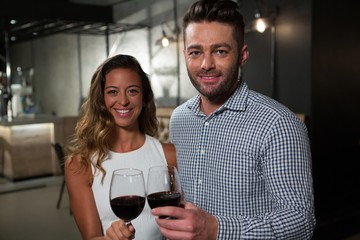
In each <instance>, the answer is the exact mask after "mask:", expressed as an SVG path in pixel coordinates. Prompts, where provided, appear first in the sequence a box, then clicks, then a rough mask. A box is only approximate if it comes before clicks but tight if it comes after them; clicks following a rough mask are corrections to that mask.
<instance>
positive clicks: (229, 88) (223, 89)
mask: <svg viewBox="0 0 360 240" xmlns="http://www.w3.org/2000/svg"><path fill="white" fill-rule="evenodd" d="M238 66H239V64H237V65H234V67H232V68H231V69H230V71H229V74H228V76H227V77H226V79H225V80H224V81H222V82H221V83H220V85H218V86H217V87H214V88H211V87H202V86H201V84H200V83H199V82H198V81H197V80H196V76H198V74H199V72H196V73H195V76H194V77H193V75H191V74H190V72H189V69H187V71H188V76H189V78H190V81H191V83H192V84H193V86H194V87H195V88H196V90H197V91H198V92H199V93H200V94H201V95H203V96H204V97H206V98H207V99H209V100H210V101H216V100H217V99H219V98H224V97H229V96H230V95H231V94H232V93H233V92H234V90H235V89H236V87H237V86H238V84H239V83H240V82H241V73H242V72H241V68H240V67H238ZM209 73H211V71H208V74H209ZM220 74H221V72H220Z"/></svg>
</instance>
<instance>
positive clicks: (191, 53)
mask: <svg viewBox="0 0 360 240" xmlns="http://www.w3.org/2000/svg"><path fill="white" fill-rule="evenodd" d="M189 55H190V56H192V57H196V56H198V55H200V52H199V51H192V52H190V53H189Z"/></svg>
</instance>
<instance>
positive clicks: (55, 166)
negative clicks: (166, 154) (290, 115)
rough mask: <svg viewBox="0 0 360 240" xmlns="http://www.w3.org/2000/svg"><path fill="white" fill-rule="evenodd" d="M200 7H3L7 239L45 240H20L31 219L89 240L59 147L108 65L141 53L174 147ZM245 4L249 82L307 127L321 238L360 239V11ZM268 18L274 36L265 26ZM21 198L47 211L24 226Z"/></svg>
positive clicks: (1, 107)
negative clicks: (189, 28) (187, 35)
mask: <svg viewBox="0 0 360 240" xmlns="http://www.w3.org/2000/svg"><path fill="white" fill-rule="evenodd" d="M193 2H194V0H147V1H143V0H33V1H20V0H11V1H8V0H5V1H2V2H1V3H0V178H1V180H0V238H1V239H3V238H4V239H23V237H21V236H25V235H24V234H27V236H28V237H29V238H30V239H33V238H34V237H35V236H38V235H36V234H38V232H39V231H44V229H41V230H37V231H33V232H31V230H29V232H26V231H25V232H24V231H23V232H21V231H19V233H16V232H15V233H14V232H12V231H14V230H15V229H16V225H17V221H16V218H23V219H25V220H26V221H25V220H23V221H22V223H24V224H30V226H31V222H34V223H39V222H37V221H35V220H34V221H32V220H31V219H35V218H37V216H38V217H39V216H41V217H39V219H41V220H40V221H43V222H44V223H46V222H49V224H50V225H51V224H53V226H54V228H55V226H56V228H57V230H58V229H59V228H60V229H63V231H61V233H60V232H59V233H57V232H53V234H55V235H58V236H57V237H58V238H56V237H54V238H52V239H80V238H79V237H80V235H79V233H78V232H77V229H76V225H75V223H74V221H73V219H72V217H71V213H70V212H69V211H70V209H69V205H68V199H67V194H66V188H65V190H64V192H62V193H63V195H62V194H60V196H62V200H61V204H60V205H61V206H60V207H59V208H58V207H57V203H58V200H59V191H60V190H61V185H62V182H63V176H62V174H63V172H62V169H61V167H60V165H59V161H58V156H57V154H56V151H55V149H54V148H53V146H52V144H53V143H55V142H58V143H60V144H62V145H66V144H67V141H68V139H69V136H70V135H71V134H72V133H73V131H74V127H75V124H76V121H77V118H78V114H79V108H80V106H81V104H82V102H83V100H84V98H85V97H86V96H87V94H88V89H89V86H90V80H91V76H92V74H93V72H94V71H95V69H96V67H97V66H98V65H99V64H100V63H101V62H102V61H104V59H106V58H107V57H108V56H113V55H115V54H119V53H122V54H130V55H133V56H134V57H136V58H137V59H138V60H139V62H140V64H141V65H142V67H143V68H144V70H145V72H147V73H148V74H149V76H150V79H151V84H152V88H153V90H154V94H155V99H156V104H157V108H158V110H157V111H158V112H157V115H158V118H159V120H160V125H161V126H160V127H161V128H160V132H159V136H160V138H161V140H162V141H169V138H168V129H167V124H168V121H169V117H170V116H171V112H172V110H173V109H174V108H175V107H176V106H178V105H180V104H181V103H183V102H185V101H186V100H187V99H189V98H191V97H192V96H194V95H196V94H197V92H196V90H195V89H194V88H193V86H192V85H191V82H190V81H189V79H188V77H187V72H186V67H185V63H184V59H183V55H182V47H183V39H182V27H181V20H182V16H183V14H184V12H185V11H186V9H187V8H188V7H189V6H190V5H191V4H192V3H193ZM237 2H239V4H240V5H241V7H242V9H243V14H244V18H245V22H246V33H245V42H246V43H247V44H248V46H249V51H250V58H249V61H248V62H247V63H246V65H245V67H244V69H243V78H244V79H246V81H247V84H248V85H249V87H250V88H251V89H253V90H255V91H258V92H260V93H262V94H265V95H267V96H270V97H272V98H274V99H275V100H277V101H279V102H280V103H282V104H284V105H285V106H287V107H288V108H289V109H290V110H292V111H293V112H295V113H297V114H299V116H300V117H302V119H303V121H304V122H305V124H306V126H307V128H308V132H309V137H310V141H311V151H312V167H313V178H314V193H315V214H316V220H317V225H316V229H315V233H314V237H313V239H315V240H317V239H321V240H322V239H326V240H331V239H334V240H335V239H341V240H342V239H344V240H345V239H346V240H355V239H360V194H359V189H360V175H359V172H360V171H359V170H360V167H359V165H360V164H359V162H360V124H359V123H360V97H359V92H360V79H359V76H360V68H359V66H360V44H359V43H360V32H359V31H358V30H356V29H359V28H360V21H359V20H358V19H357V14H358V10H357V9H358V8H356V7H355V1H345V2H341V3H340V2H338V3H330V2H329V1H326V0H287V1H282V0H237ZM260 20H264V21H263V24H264V25H263V26H262V27H263V29H259V28H257V25H256V24H257V23H258V22H259V21H260ZM19 198H23V200H22V201H24V199H28V201H30V202H32V203H37V204H39V205H36V207H33V209H29V213H28V214H27V216H26V217H25V216H22V213H21V212H20V211H23V210H19V208H18V207H17V205H15V204H16V203H17V201H16V200H15V199H19ZM29 199H31V200H29ZM42 201H44V202H42ZM12 204H14V205H13V207H10V205H12ZM48 205H49V212H46V211H45V210H43V211H42V213H41V215H37V214H38V213H36V212H35V210H37V211H41V209H39V208H40V207H41V206H48ZM64 206H65V207H64ZM45 209H47V208H45ZM31 210H33V211H32V212H30V211H31ZM16 211H19V212H16ZM31 214H34V215H31ZM15 217H16V218H15ZM13 218H14V219H13ZM50 218H51V220H50ZM57 220H59V221H61V223H59V222H57ZM40 223H41V222H40ZM59 224H60V225H59ZM61 224H62V225H61ZM29 229H30V228H29ZM34 229H39V228H38V227H34ZM49 229H51V228H49ZM10 230H11V235H10ZM45 231H46V230H45ZM35 232H37V233H35ZM7 233H8V234H9V235H5V234H7ZM32 234H34V235H32ZM61 234H65V235H61ZM66 234H68V235H66Z"/></svg>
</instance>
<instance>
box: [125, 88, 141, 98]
mask: <svg viewBox="0 0 360 240" xmlns="http://www.w3.org/2000/svg"><path fill="white" fill-rule="evenodd" d="M127 92H128V94H129V95H130V96H134V95H136V94H138V93H139V92H140V91H139V90H138V89H136V88H130V89H129V90H128V91H127Z"/></svg>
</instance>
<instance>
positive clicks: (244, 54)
mask: <svg viewBox="0 0 360 240" xmlns="http://www.w3.org/2000/svg"><path fill="white" fill-rule="evenodd" d="M240 57H241V61H240V66H241V67H242V66H244V64H245V63H246V62H247V60H248V58H249V49H248V46H247V45H246V44H244V46H243V47H242V48H241V52H240Z"/></svg>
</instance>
